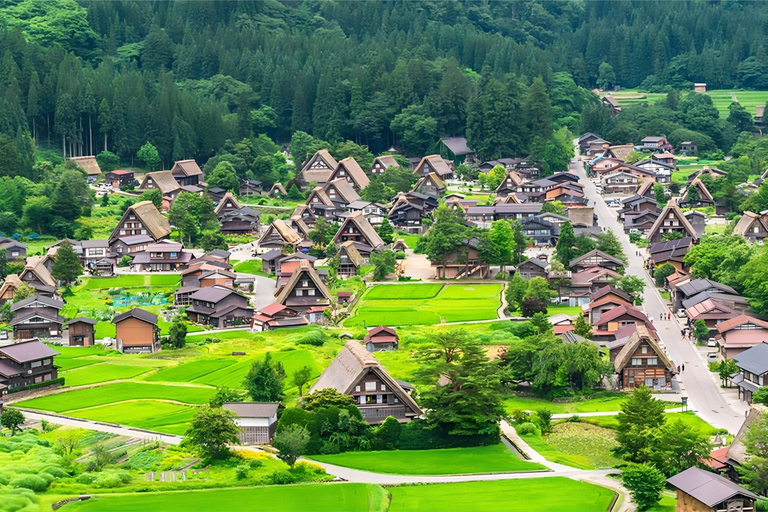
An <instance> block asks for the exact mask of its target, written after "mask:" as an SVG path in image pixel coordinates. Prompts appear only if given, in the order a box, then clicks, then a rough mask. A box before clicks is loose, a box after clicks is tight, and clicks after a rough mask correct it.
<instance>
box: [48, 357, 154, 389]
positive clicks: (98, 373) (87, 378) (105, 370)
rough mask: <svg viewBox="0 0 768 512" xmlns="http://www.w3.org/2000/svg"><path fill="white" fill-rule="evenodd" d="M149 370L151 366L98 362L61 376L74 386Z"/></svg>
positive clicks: (134, 374) (105, 380)
mask: <svg viewBox="0 0 768 512" xmlns="http://www.w3.org/2000/svg"><path fill="white" fill-rule="evenodd" d="M151 370H152V368H151V367H147V366H136V365H120V364H110V363H99V364H94V365H91V366H85V367H81V368H75V369H74V370H69V371H66V372H63V373H62V374H61V376H62V377H64V379H65V382H66V384H67V386H72V387H75V386H84V385H86V384H96V383H97V382H107V381H110V380H121V379H131V378H133V377H137V376H139V375H141V374H143V373H147V372H148V371H151Z"/></svg>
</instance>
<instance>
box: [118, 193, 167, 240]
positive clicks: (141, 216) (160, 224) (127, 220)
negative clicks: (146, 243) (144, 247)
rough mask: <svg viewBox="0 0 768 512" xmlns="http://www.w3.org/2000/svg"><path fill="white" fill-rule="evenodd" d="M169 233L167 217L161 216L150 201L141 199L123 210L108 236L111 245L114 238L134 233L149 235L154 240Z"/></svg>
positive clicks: (130, 235) (126, 236) (124, 237)
mask: <svg viewBox="0 0 768 512" xmlns="http://www.w3.org/2000/svg"><path fill="white" fill-rule="evenodd" d="M170 234H171V225H170V224H169V223H168V219H166V218H165V217H163V216H162V214H161V213H160V211H159V210H158V209H157V208H156V207H155V205H154V204H152V201H141V202H139V203H136V204H134V205H132V206H130V207H129V208H128V209H127V210H126V211H125V213H124V214H123V217H122V218H121V219H120V222H118V223H117V227H116V228H115V229H114V230H113V231H112V234H111V235H110V237H109V244H110V246H111V245H112V244H113V242H114V241H115V240H118V239H120V240H124V239H126V238H128V237H132V236H136V235H147V236H151V237H152V239H153V240H154V241H158V240H162V239H163V238H165V237H167V236H168V235H170Z"/></svg>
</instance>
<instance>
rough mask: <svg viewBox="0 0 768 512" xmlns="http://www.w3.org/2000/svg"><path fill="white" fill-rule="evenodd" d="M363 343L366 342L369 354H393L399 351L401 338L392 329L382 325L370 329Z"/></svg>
mask: <svg viewBox="0 0 768 512" xmlns="http://www.w3.org/2000/svg"><path fill="white" fill-rule="evenodd" d="M363 342H365V349H366V350H367V351H368V352H383V351H385V352H391V351H393V350H397V348H398V346H399V344H400V337H399V336H398V335H397V331H395V329H393V328H392V327H387V326H386V325H380V326H378V327H374V328H373V329H369V330H368V334H367V335H366V336H365V338H364V339H363Z"/></svg>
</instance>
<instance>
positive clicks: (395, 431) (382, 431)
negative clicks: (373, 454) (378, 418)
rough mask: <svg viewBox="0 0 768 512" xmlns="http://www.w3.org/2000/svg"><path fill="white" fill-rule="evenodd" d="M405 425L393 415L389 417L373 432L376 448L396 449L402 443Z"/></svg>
mask: <svg viewBox="0 0 768 512" xmlns="http://www.w3.org/2000/svg"><path fill="white" fill-rule="evenodd" d="M402 430H403V426H402V425H401V424H400V422H399V421H397V420H396V419H395V418H393V417H392V416H389V417H387V419H385V420H384V423H382V424H381V425H380V426H378V427H377V428H376V430H375V431H374V434H373V436H374V437H373V446H374V448H375V449H376V450H395V449H397V447H398V446H399V445H400V434H401V433H402Z"/></svg>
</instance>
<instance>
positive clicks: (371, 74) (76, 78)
mask: <svg viewBox="0 0 768 512" xmlns="http://www.w3.org/2000/svg"><path fill="white" fill-rule="evenodd" d="M767 14H768V7H766V6H765V4H762V3H757V2H742V3H739V2H704V1H690V2H674V3H670V2H640V1H638V2H534V1H524V2H521V1H494V2H485V3H479V2H444V1H434V2H430V1H425V2H407V1H393V2H319V1H290V2H289V1H285V2H278V1H276V0H266V1H259V2H237V1H217V2H199V1H181V0H178V1H167V2H143V1H114V2H112V1H111V2H106V1H81V2H79V3H75V1H74V0H57V1H48V2H36V1H34V0H24V1H17V0H0V55H2V60H1V61H0V92H1V93H2V94H0V153H1V155H0V156H2V158H0V173H2V174H6V175H8V174H13V175H15V174H21V175H24V176H28V177H31V178H34V177H35V176H34V172H33V161H34V159H33V156H32V151H33V150H32V148H33V146H34V144H33V142H32V141H31V140H30V139H29V138H28V137H26V134H27V133H29V134H30V136H31V137H34V138H35V139H37V141H38V142H43V143H44V144H45V145H53V146H58V147H61V148H62V151H63V152H65V153H66V154H67V155H69V154H91V153H93V154H96V153H99V152H100V151H102V150H104V149H109V150H110V151H114V152H116V153H117V154H119V155H120V156H121V157H122V158H123V159H124V160H132V159H133V158H134V157H135V155H136V152H137V151H138V149H139V148H140V147H141V145H142V144H143V143H144V142H146V141H147V140H151V141H152V142H153V144H154V145H155V146H157V148H158V150H159V152H160V156H161V159H162V161H163V163H164V164H166V165H167V164H168V163H170V162H171V161H172V160H174V159H178V158H185V157H194V158H197V159H198V160H201V161H205V160H206V159H208V158H209V157H211V156H213V155H214V154H215V153H216V152H218V151H219V150H220V149H221V147H222V145H223V144H224V142H225V141H226V140H228V139H230V140H241V139H243V138H245V137H248V136H251V135H256V134H261V133H264V134H266V135H268V136H269V137H270V138H272V139H273V140H275V141H278V142H287V141H288V140H289V139H290V137H291V134H292V133H293V132H296V131H305V132H308V133H311V134H313V135H314V136H315V137H318V138H320V139H323V140H326V141H329V142H334V141H342V140H353V141H355V142H358V143H360V144H366V145H368V146H369V147H370V148H371V150H372V151H373V152H374V153H375V152H380V151H382V150H384V149H386V148H388V147H390V146H391V145H392V144H397V145H399V146H401V147H403V148H404V149H405V150H406V151H407V152H409V153H411V154H420V153H423V152H425V151H428V150H430V146H431V145H433V144H434V142H435V141H436V140H437V138H438V137H439V136H443V135H459V134H461V135H465V134H466V135H467V136H468V138H469V139H470V142H471V143H473V144H474V145H475V147H476V148H477V149H478V150H479V151H480V153H481V155H482V156H484V157H495V156H500V155H501V154H504V155H509V154H525V153H528V152H529V151H531V149H532V148H531V146H532V145H533V144H535V141H536V140H539V139H536V137H537V136H538V137H541V138H542V139H553V138H555V130H556V129H557V128H559V127H568V128H570V129H571V130H574V131H575V130H576V129H577V128H578V122H579V113H580V112H581V110H582V109H583V108H584V107H585V106H586V104H587V103H588V102H589V100H590V98H589V95H588V94H585V93H584V92H583V89H580V88H581V87H583V88H589V87H593V86H595V85H598V84H599V85H601V86H614V85H620V86H623V87H629V86H638V85H640V84H641V83H642V84H643V85H644V86H646V87H649V88H653V87H662V86H665V85H669V84H672V85H674V86H679V87H686V86H687V85H688V82H691V81H706V82H707V83H709V85H710V87H731V86H744V87H766V86H768V57H766V52H765V48H764V43H765V40H766V34H765V32H764V30H763V27H764V26H765V22H766V19H767ZM538 76H540V77H542V79H543V85H544V87H545V88H546V93H547V94H548V95H549V97H550V98H551V103H552V111H551V112H552V114H551V116H552V118H553V119H552V120H550V119H549V115H548V114H547V113H548V112H549V111H548V110H547V109H546V108H544V112H545V114H547V115H545V118H544V119H543V120H541V119H538V117H539V116H538V115H537V114H535V112H540V111H542V109H541V108H540V106H537V105H536V104H535V101H536V98H538V100H541V101H545V100H547V98H544V97H542V96H541V94H540V92H541V91H540V90H538V88H539V86H538V85H537V83H536V82H535V78H536V77H538ZM532 101H533V104H532V103H531V102H532ZM542 147H543V146H542Z"/></svg>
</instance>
